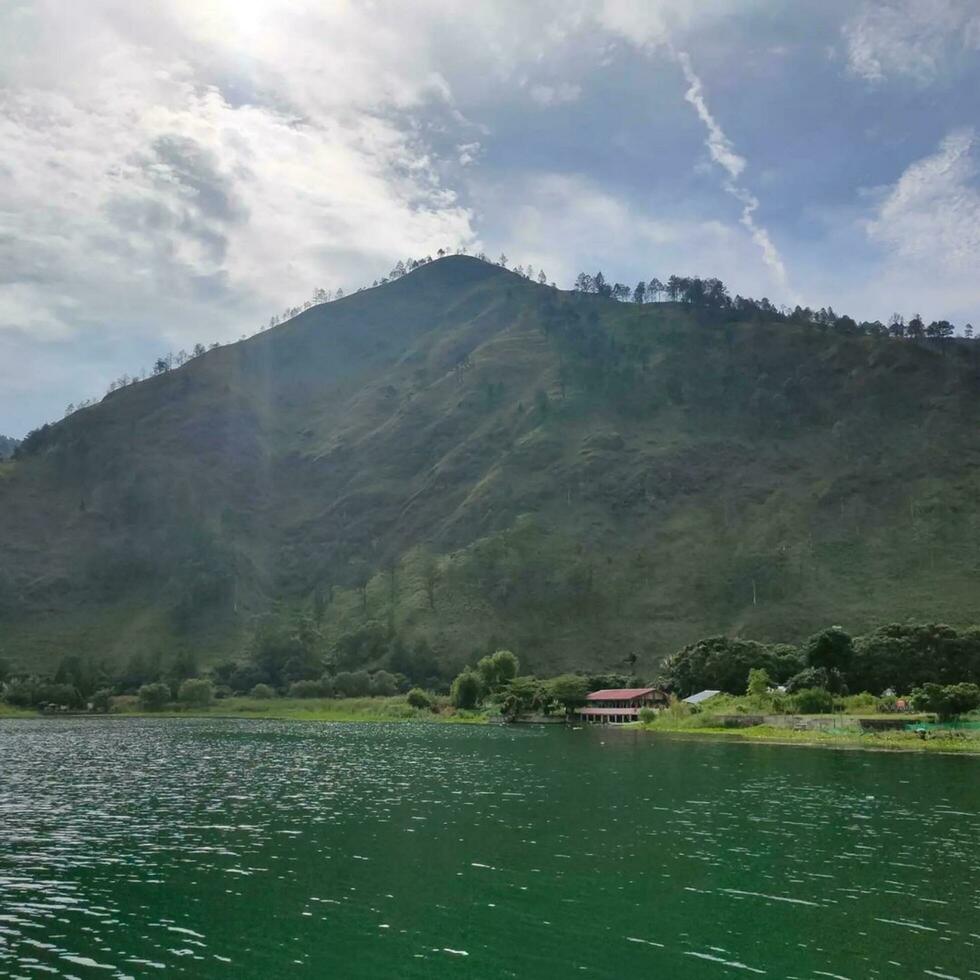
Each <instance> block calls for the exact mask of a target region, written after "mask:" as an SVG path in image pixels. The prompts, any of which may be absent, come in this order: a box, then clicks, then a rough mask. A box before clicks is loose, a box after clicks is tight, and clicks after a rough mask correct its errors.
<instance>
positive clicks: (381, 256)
mask: <svg viewBox="0 0 980 980" xmlns="http://www.w3.org/2000/svg"><path fill="white" fill-rule="evenodd" d="M56 7H57V8H58V9H57V10H56V9H55V8H56ZM86 8H87V9H86V12H85V16H84V18H83V17H81V16H80V15H79V12H78V8H74V7H72V8H68V9H64V8H62V5H60V4H54V5H53V6H52V4H51V3H45V2H43V0H42V2H40V3H39V4H37V5H36V6H35V7H34V8H33V9H32V10H31V11H30V12H28V11H27V10H26V8H11V9H10V10H8V12H7V13H6V14H5V15H0V35H2V36H3V37H5V38H6V39H7V40H6V42H5V46H6V47H5V50H3V51H2V59H0V60H2V63H3V66H4V68H3V79H2V80H3V81H4V82H5V87H4V89H3V94H2V96H0V139H2V145H3V147H4V153H3V157H2V162H0V171H2V179H0V267H2V269H3V272H2V273H0V329H5V328H6V329H18V330H33V331H35V332H37V333H39V334H41V335H45V334H48V333H51V332H52V331H54V332H58V331H63V330H65V329H67V326H66V324H68V323H69V318H66V317H64V316H62V315H61V312H62V311H63V308H64V307H65V306H66V305H71V306H74V307H75V309H76V314H75V317H74V318H73V321H74V327H75V328H76V329H84V328H85V326H86V324H88V325H91V324H92V323H93V322H96V323H101V324H107V323H110V322H112V321H118V320H119V319H121V317H120V315H119V314H120V312H122V318H125V320H128V326H129V327H132V326H133V325H135V324H138V323H140V322H142V323H143V324H144V326H146V327H147V328H150V327H151V324H159V325H160V326H161V327H163V329H165V331H166V332H167V333H168V334H169V336H170V337H173V338H176V340H179V339H181V337H182V336H183V334H184V333H185V331H197V330H199V329H200V325H199V323H198V322H191V323H188V322H187V320H188V318H190V319H191V321H198V320H200V319H201V317H202V314H204V315H207V313H206V311H209V312H210V314H211V315H210V316H209V319H212V318H213V320H215V321H217V322H215V323H214V326H213V329H215V330H216V332H217V333H218V335H219V336H220V335H222V334H223V335H224V336H228V335H229V331H230V330H231V329H234V330H235V331H236V333H235V335H237V332H238V331H239V330H240V329H241V326H242V324H241V323H240V322H239V323H236V324H235V326H234V327H232V325H231V323H230V322H229V323H224V324H223V323H222V320H223V319H224V317H223V316H222V313H221V312H220V310H221V306H222V305H224V306H225V310H224V311H223V312H224V313H225V314H231V316H229V317H228V319H229V320H231V319H238V318H240V317H241V315H242V313H243V311H247V312H248V313H249V314H251V313H252V312H253V311H254V313H255V315H259V313H258V311H259V310H266V309H268V308H269V307H272V308H273V309H275V308H277V307H278V306H279V305H280V304H284V303H286V302H295V301H296V300H297V299H302V298H303V297H305V296H306V295H307V293H308V291H309V290H310V289H312V287H313V286H315V285H318V284H323V285H330V286H336V285H340V284H343V285H345V286H350V285H351V282H352V280H353V281H354V282H357V281H363V278H364V276H365V273H366V272H367V273H368V274H370V271H371V270H372V269H373V270H374V274H375V275H376V274H377V272H378V271H380V270H381V269H382V268H384V267H385V265H386V263H387V262H389V261H390V260H391V259H392V258H393V257H397V256H399V255H404V254H412V253H418V252H422V253H424V252H427V251H434V250H435V249H437V248H438V247H439V246H441V245H445V244H447V243H448V244H452V245H455V244H456V243H457V242H459V241H470V240H472V239H473V237H474V232H473V226H472V216H471V215H470V213H469V212H468V211H467V210H466V209H465V208H464V207H463V206H461V205H460V203H459V202H458V201H457V199H456V196H455V195H454V193H453V192H452V190H451V189H450V188H449V187H448V186H447V185H446V184H445V182H444V180H443V179H442V177H441V175H440V172H439V167H438V164H437V161H436V160H434V159H433V157H432V155H431V151H430V149H429V147H428V146H427V145H426V144H425V142H424V141H423V140H422V138H421V136H420V132H419V130H418V128H417V127H416V126H415V125H414V119H413V115H412V112H411V110H412V109H413V108H414V107H418V106H433V105H434V106H435V107H436V109H435V111H438V107H439V106H440V105H443V104H445V103H447V102H448V101H449V100H450V99H451V93H450V92H449V91H448V87H447V85H446V83H445V81H444V80H443V79H442V78H441V77H440V76H439V74H438V72H435V71H434V70H433V69H432V66H431V64H430V62H429V59H428V56H427V52H426V51H425V50H424V47H425V46H424V43H419V44H418V45H416V48H415V49H414V50H409V49H410V48H411V46H409V45H405V44H404V43H402V39H401V37H400V36H399V32H398V31H397V30H396V29H395V27H394V26H393V25H391V24H388V25H387V26H386V24H385V22H384V20H383V19H381V22H376V21H375V20H374V19H371V18H367V16H366V14H364V13H363V12H361V13H358V12H357V11H356V10H354V9H348V8H347V7H346V5H332V6H330V7H327V8H325V10H324V11H322V12H321V11H320V10H319V9H318V8H315V6H314V5H312V4H311V5H307V6H306V7H305V9H304V6H303V5H294V6H291V7H290V8H289V10H288V11H282V10H279V11H274V10H273V8H272V6H271V5H267V4H261V3H255V2H252V3H244V2H238V0H235V2H234V3H233V2H231V0H228V3H225V4H217V5H214V4H208V5H202V4H198V3H190V2H187V0H173V2H172V3H170V4H166V5H159V6H158V7H156V8H153V10H152V11H150V12H147V13H146V14H145V16H140V17H131V16H129V15H128V14H127V11H126V8H123V7H122V5H119V4H117V3H115V2H113V0H102V2H100V3H93V4H89V5H86ZM341 8H343V9H341ZM62 14H64V16H62ZM342 15H343V16H342ZM4 18H6V24H4V23H3V19H4ZM5 27H6V28H7V30H4V28H5ZM368 28H370V29H368ZM18 32H19V35H20V37H21V39H22V41H23V39H25V38H27V39H29V40H30V43H28V44H23V43H22V46H21V49H20V50H15V44H14V38H15V36H16V35H17V33H18ZM76 37H78V38H80V39H81V43H80V44H79V45H75V44H74V43H73V42H74V39H75V38H76ZM325 37H326V38H329V39H330V40H329V43H325V42H324V38H325ZM355 42H356V43H355ZM423 42H424V39H423ZM235 45H247V47H245V48H244V49H242V48H236V47H235ZM406 52H408V53H406ZM287 64H288V65H289V66H290V70H288V71H287V70H285V68H284V66H285V65H287ZM53 66H57V70H55V69H54V67H53ZM395 110H397V112H398V113H399V115H394V114H393V111H395ZM475 150H476V147H475V146H474V145H471V146H470V148H469V153H470V157H471V158H472V157H473V155H474V153H475ZM148 300H150V301H151V303H152V305H153V306H154V307H155V309H154V314H155V315H154V316H148V315H147V314H148V312H149V311H148V310H147V305H148V304H147V301H148ZM157 304H159V305H157ZM216 307H217V308H218V311H219V312H218V313H217V315H216V316H214V312H215V308H216ZM25 309H26V310H29V311H30V315H29V316H28V315H27V314H26V313H25ZM120 328H121V327H120ZM102 329H106V327H105V326H103V327H102Z"/></svg>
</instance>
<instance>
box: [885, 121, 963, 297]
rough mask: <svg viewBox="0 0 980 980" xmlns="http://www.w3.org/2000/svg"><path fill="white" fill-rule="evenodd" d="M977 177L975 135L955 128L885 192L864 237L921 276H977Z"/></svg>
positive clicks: (908, 168) (907, 169)
mask: <svg viewBox="0 0 980 980" xmlns="http://www.w3.org/2000/svg"><path fill="white" fill-rule="evenodd" d="M977 175H978V161H977V136H976V133H975V132H974V130H973V129H969V128H967V129H957V130H954V131H953V132H951V133H949V134H948V135H947V136H946V138H945V139H944V140H943V141H942V143H941V144H940V145H939V148H938V150H937V151H936V152H935V153H933V154H931V155H930V156H927V157H925V158H923V159H922V160H917V161H916V162H915V163H912V164H911V165H910V166H909V167H907V168H906V170H905V172H904V173H903V174H902V175H901V177H899V179H898V180H897V181H896V182H895V184H893V185H892V186H891V187H889V188H888V189H887V190H886V191H885V193H884V194H883V196H882V197H881V201H880V203H879V204H878V206H877V209H876V212H875V214H874V216H873V217H872V218H871V219H870V220H869V221H868V222H867V224H866V230H867V233H868V236H869V237H870V238H871V240H872V241H874V242H876V243H878V244H880V245H883V246H884V247H885V248H886V249H887V250H888V251H889V252H890V253H891V254H892V255H893V256H894V257H895V258H897V259H898V260H901V261H902V262H903V263H907V264H909V265H911V266H914V267H915V268H917V269H918V270H920V274H921V273H922V272H924V271H926V270H931V271H932V272H934V273H936V274H938V275H941V276H943V277H944V278H947V277H950V276H957V275H959V274H963V273H970V274H973V275H975V273H976V270H977V268H980V188H978V183H977Z"/></svg>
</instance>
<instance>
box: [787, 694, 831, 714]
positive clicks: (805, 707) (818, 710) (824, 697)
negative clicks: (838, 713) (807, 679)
mask: <svg viewBox="0 0 980 980" xmlns="http://www.w3.org/2000/svg"><path fill="white" fill-rule="evenodd" d="M794 701H795V702H796V710H797V711H798V712H800V714H803V715H820V714H826V713H828V712H830V711H833V710H834V696H833V695H832V694H831V693H830V691H827V690H824V688H822V687H805V688H803V690H802V691H797V692H796V694H795V696H794Z"/></svg>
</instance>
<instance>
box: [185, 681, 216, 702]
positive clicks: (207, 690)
mask: <svg viewBox="0 0 980 980" xmlns="http://www.w3.org/2000/svg"><path fill="white" fill-rule="evenodd" d="M177 700H178V701H179V702H180V703H181V704H185V705H187V706H188V707H189V708H207V707H208V706H209V705H210V704H211V702H212V701H213V700H214V685H213V684H212V683H211V682H210V681H209V680H206V679H205V678H203V677H188V678H187V680H186V681H183V682H182V683H181V685H180V687H179V688H178V689H177Z"/></svg>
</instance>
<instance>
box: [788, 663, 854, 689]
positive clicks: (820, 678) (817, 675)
mask: <svg viewBox="0 0 980 980" xmlns="http://www.w3.org/2000/svg"><path fill="white" fill-rule="evenodd" d="M811 688H820V689H822V690H824V691H830V692H831V693H832V694H846V693H847V684H846V682H845V681H844V676H843V674H841V672H840V671H839V670H837V669H836V668H833V669H831V670H828V669H827V668H826V667H805V668H804V669H803V670H801V671H800V672H799V673H798V674H794V675H793V676H792V677H791V678H790V679H789V680H788V681H787V682H786V691H787V693H789V694H795V693H797V692H798V691H803V690H807V689H811Z"/></svg>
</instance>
